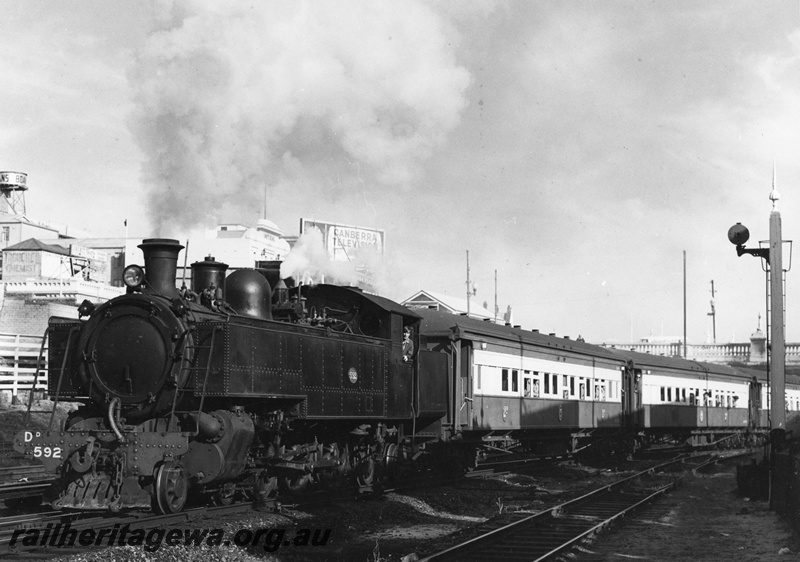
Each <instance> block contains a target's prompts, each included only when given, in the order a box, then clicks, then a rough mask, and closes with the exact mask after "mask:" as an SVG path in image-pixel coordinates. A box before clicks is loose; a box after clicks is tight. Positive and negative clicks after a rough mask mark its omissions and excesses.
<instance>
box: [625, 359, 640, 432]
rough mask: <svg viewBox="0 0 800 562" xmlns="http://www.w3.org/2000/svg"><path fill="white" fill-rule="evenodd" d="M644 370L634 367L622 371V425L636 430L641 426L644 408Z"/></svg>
mask: <svg viewBox="0 0 800 562" xmlns="http://www.w3.org/2000/svg"><path fill="white" fill-rule="evenodd" d="M641 381H642V370H641V369H634V368H633V366H628V367H625V368H624V369H623V370H622V425H623V427H625V428H629V429H635V428H638V427H639V425H640V419H639V416H640V412H641V406H642V384H641Z"/></svg>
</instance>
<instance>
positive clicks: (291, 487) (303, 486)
mask: <svg viewBox="0 0 800 562" xmlns="http://www.w3.org/2000/svg"><path fill="white" fill-rule="evenodd" d="M313 482H314V479H313V477H312V476H311V475H310V474H302V475H298V476H284V477H283V478H281V480H280V484H281V489H283V490H285V491H286V492H288V493H290V494H302V493H304V492H306V491H307V490H308V489H309V488H310V487H311V484H313Z"/></svg>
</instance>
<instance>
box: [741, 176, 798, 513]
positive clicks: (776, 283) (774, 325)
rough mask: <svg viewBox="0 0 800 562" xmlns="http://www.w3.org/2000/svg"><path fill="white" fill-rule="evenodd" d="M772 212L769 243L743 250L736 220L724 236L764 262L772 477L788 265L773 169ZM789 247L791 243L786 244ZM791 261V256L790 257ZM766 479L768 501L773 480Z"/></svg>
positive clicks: (781, 403) (782, 396)
mask: <svg viewBox="0 0 800 562" xmlns="http://www.w3.org/2000/svg"><path fill="white" fill-rule="evenodd" d="M769 198H770V200H771V201H772V212H771V213H770V215H769V246H768V247H766V248H764V247H762V248H758V249H747V248H745V246H744V244H745V243H746V242H747V240H748V239H749V238H750V232H749V231H748V230H747V227H745V226H744V225H742V223H736V224H735V225H733V226H732V227H731V228H730V229H729V230H728V239H729V240H730V241H731V243H732V244H735V245H736V253H737V254H738V255H739V256H742V255H743V254H750V255H753V256H756V257H760V258H762V259H763V260H764V261H765V262H766V263H765V266H764V269H765V271H766V272H767V290H768V291H769V299H768V306H769V310H768V311H767V312H768V313H767V322H768V324H769V335H770V342H769V345H768V346H767V372H768V381H769V384H770V401H769V402H770V416H769V421H770V442H771V447H770V470H771V472H772V475H773V476H774V474H775V473H774V470H773V468H774V459H775V454H776V453H777V452H778V451H780V450H781V449H782V447H783V443H784V439H785V437H786V338H785V334H784V291H783V278H784V274H785V273H786V271H788V268H787V269H786V270H784V268H783V239H782V235H781V214H780V211H778V200H779V199H780V196H779V195H778V192H777V190H776V189H775V170H774V168H773V172H772V192H771V193H770V195H769ZM790 247H791V246H790ZM790 263H791V259H790ZM771 480H772V479H770V504H772V501H773V498H772V493H771V492H772V489H773V488H774V483H773V482H772V481H771Z"/></svg>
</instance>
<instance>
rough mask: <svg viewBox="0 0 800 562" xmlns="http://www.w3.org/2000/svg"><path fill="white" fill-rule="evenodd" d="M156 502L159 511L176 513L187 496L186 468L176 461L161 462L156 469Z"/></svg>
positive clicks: (184, 502) (187, 480)
mask: <svg viewBox="0 0 800 562" xmlns="http://www.w3.org/2000/svg"><path fill="white" fill-rule="evenodd" d="M155 488H156V504H157V506H158V510H159V511H160V512H161V513H178V512H179V511H181V510H183V506H184V505H186V498H188V497H189V479H188V478H187V476H186V469H185V468H184V467H183V465H182V464H181V463H179V462H176V461H168V462H164V463H161V464H160V465H159V466H158V468H157V469H156V483H155Z"/></svg>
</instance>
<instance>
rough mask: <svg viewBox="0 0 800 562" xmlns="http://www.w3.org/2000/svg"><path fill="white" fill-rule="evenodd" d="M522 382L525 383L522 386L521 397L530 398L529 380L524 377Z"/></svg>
mask: <svg viewBox="0 0 800 562" xmlns="http://www.w3.org/2000/svg"><path fill="white" fill-rule="evenodd" d="M524 381H525V382H524V383H523V384H522V390H523V392H522V394H523V396H525V397H527V398H530V396H531V379H530V378H528V377H525V379H524Z"/></svg>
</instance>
